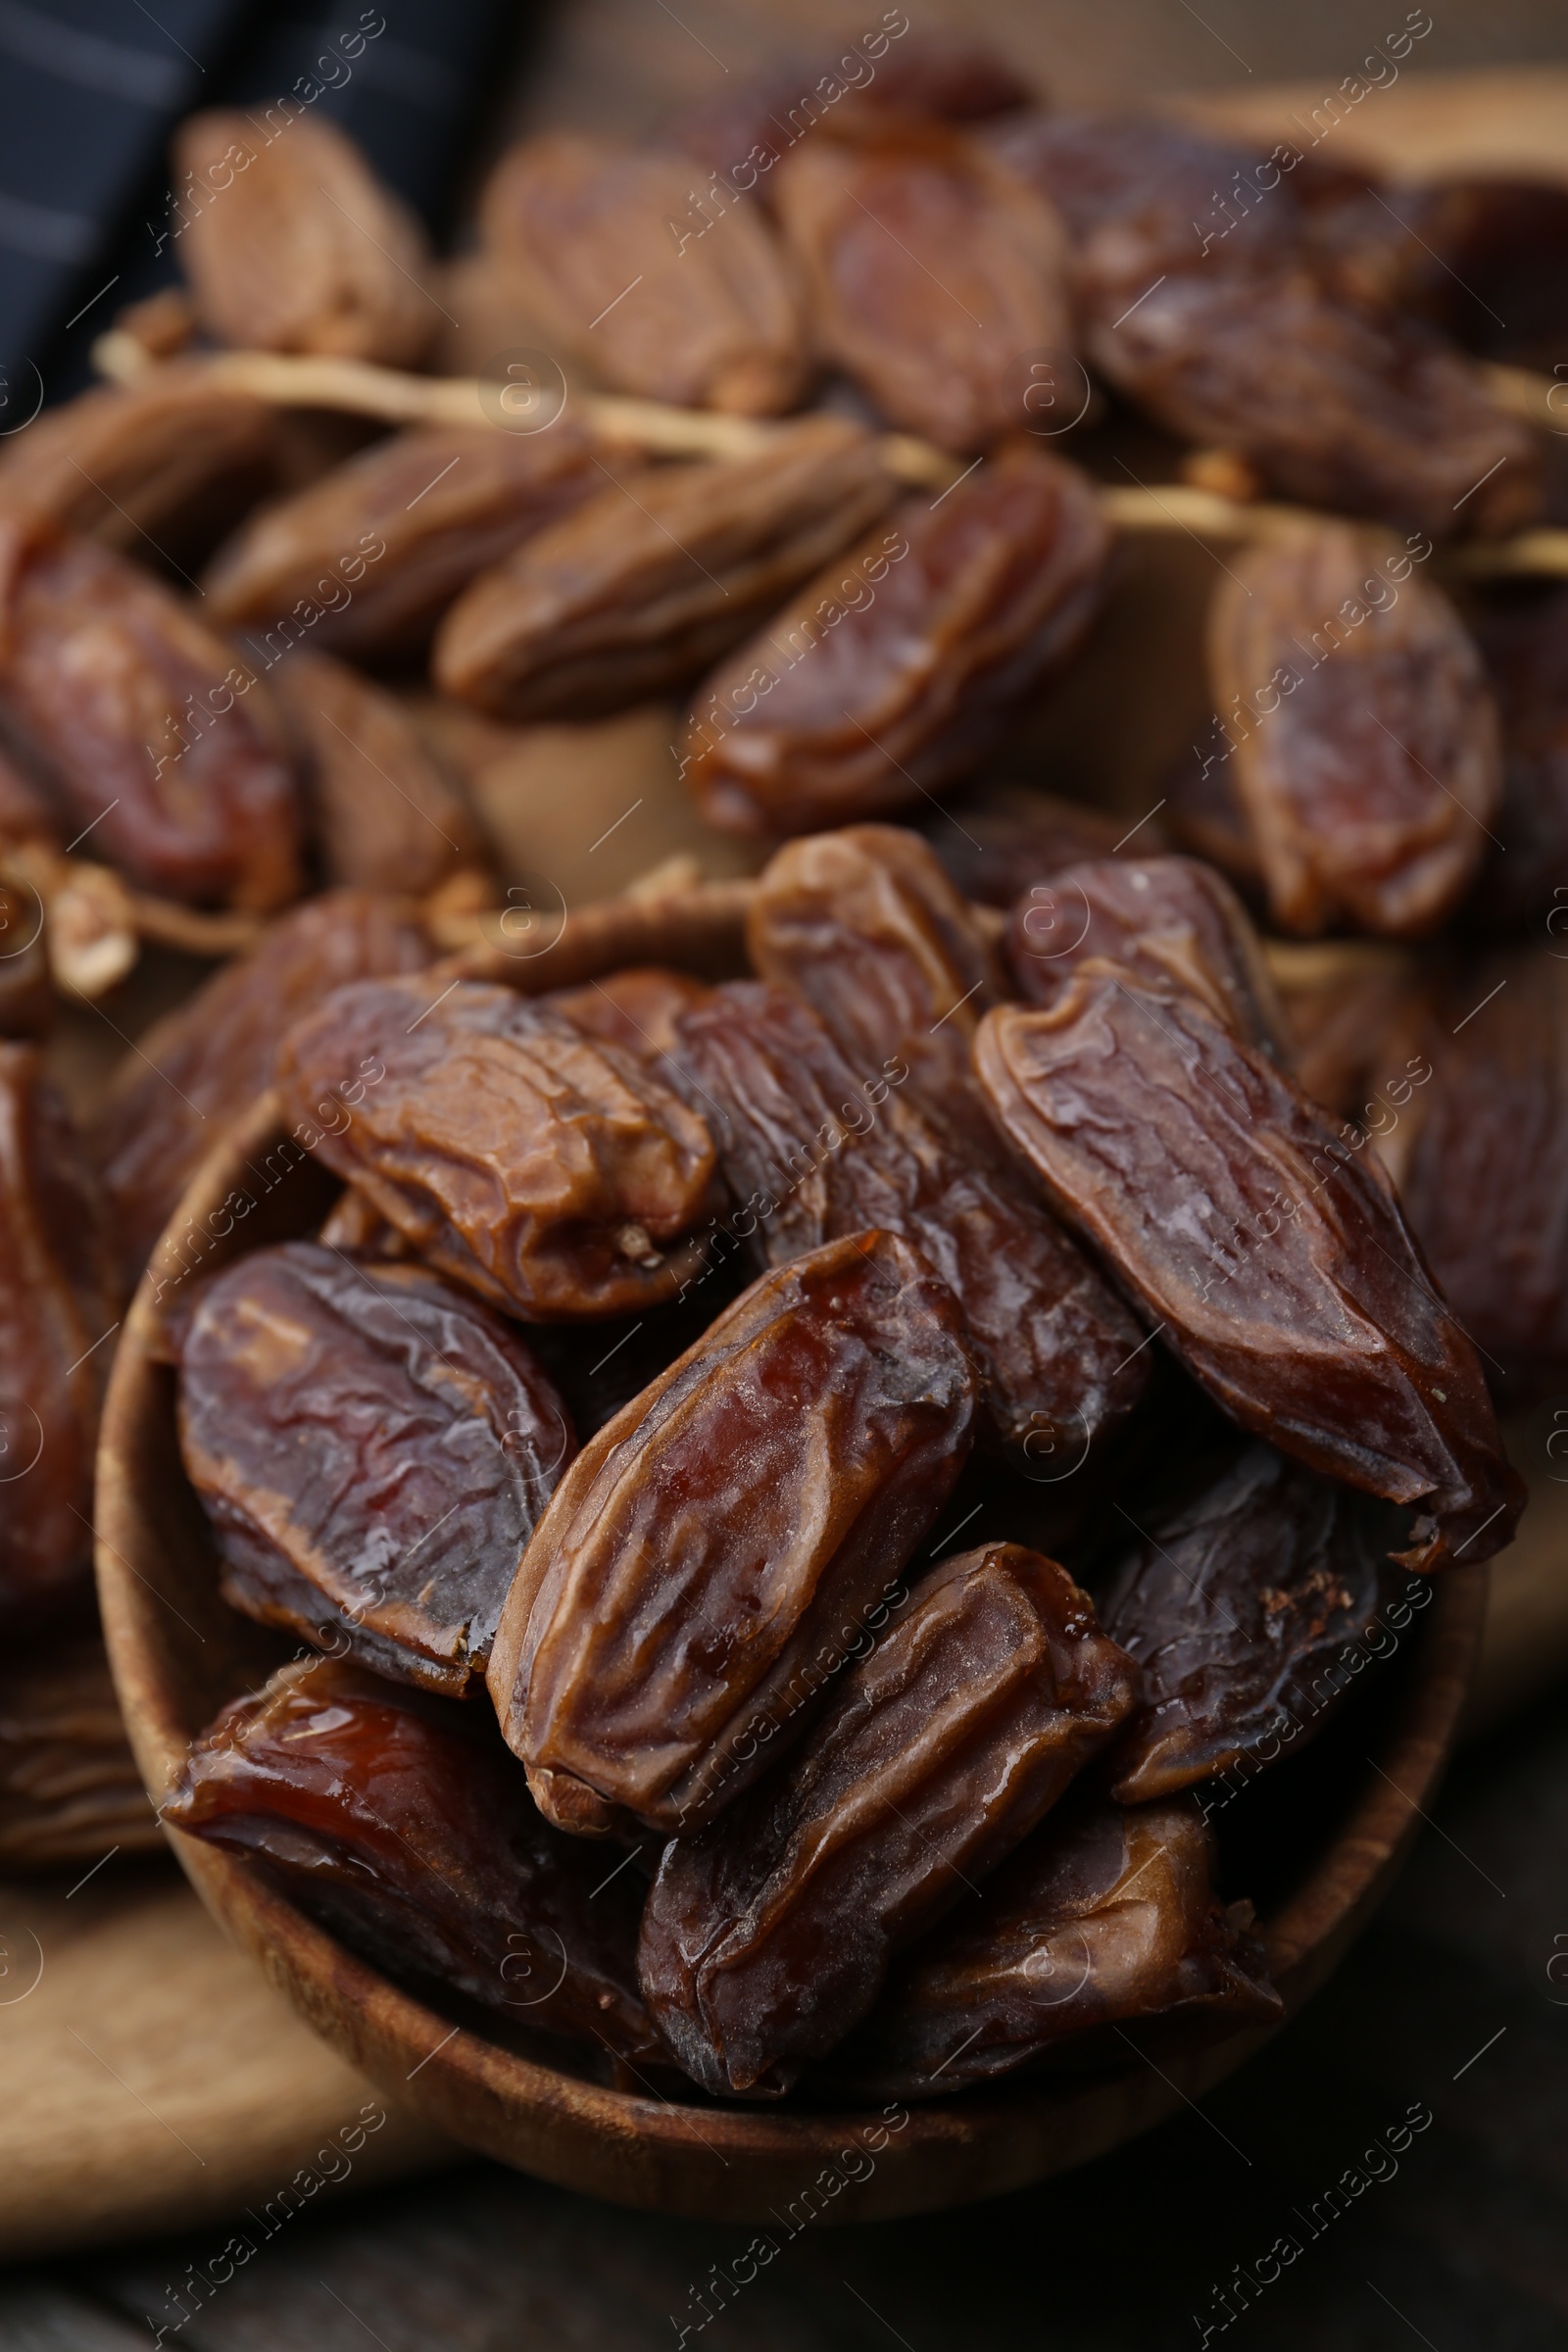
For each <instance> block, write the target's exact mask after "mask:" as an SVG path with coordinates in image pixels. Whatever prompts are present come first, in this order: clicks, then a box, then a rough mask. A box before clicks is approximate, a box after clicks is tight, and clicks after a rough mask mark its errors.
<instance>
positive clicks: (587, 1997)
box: [165, 1658, 662, 2065]
mask: <svg viewBox="0 0 1568 2352" xmlns="http://www.w3.org/2000/svg"><path fill="white" fill-rule="evenodd" d="M165 1819H166V1820H167V1821H169V1822H170V1823H172V1826H173V1827H174V1828H175V1829H178V1830H181V1831H183V1832H185V1834H186V1835H187V1836H189V1837H193V1838H205V1839H206V1840H207V1841H208V1843H209V1844H212V1845H219V1846H223V1847H225V1848H226V1849H227V1850H228V1851H229V1852H231V1853H238V1854H241V1855H244V1856H245V1857H247V1858H248V1859H251V1860H254V1861H259V1862H261V1863H263V1864H264V1865H265V1866H266V1867H267V1869H268V1870H269V1871H270V1873H271V1874H272V1875H274V1876H275V1877H276V1878H277V1879H279V1880H280V1881H281V1883H282V1885H283V1886H284V1887H286V1888H287V1890H288V1892H289V1893H290V1894H291V1895H293V1896H294V1898H295V1899H296V1900H297V1901H298V1902H299V1904H300V1905H301V1907H302V1908H303V1909H304V1910H306V1911H308V1912H309V1913H311V1914H312V1916H313V1917H315V1918H317V1919H319V1920H320V1921H321V1922H322V1923H323V1925H325V1926H326V1927H328V1928H330V1929H331V1930H333V1931H334V1932H335V1933H337V1934H339V1935H341V1936H342V1937H343V1939H344V1941H345V1942H346V1943H348V1944H350V1945H351V1946H352V1947H353V1948H354V1949H356V1950H358V1951H360V1952H363V1953H364V1954H365V1955H366V1957H367V1958H368V1959H369V1960H370V1961H371V1962H372V1964H373V1965H375V1966H377V1967H380V1968H384V1969H386V1970H387V1972H388V1973H389V1974H390V1975H392V1976H394V1977H397V1978H401V1979H403V1980H405V1981H408V1980H410V1979H412V1980H413V1981H414V1983H415V1984H416V1985H418V1986H420V1987H421V1988H423V1987H428V1986H433V1987H434V1988H435V1989H436V1990H437V1991H438V1992H452V1991H456V1992H460V1993H464V1994H466V1996H467V1998H468V1999H469V2000H472V2001H478V2002H479V2003H481V2005H482V2006H483V2007H485V2008H486V2009H489V2010H492V2011H494V2012H495V2013H496V2014H497V2015H498V2016H500V2017H503V2018H507V2019H509V2020H511V2021H512V2022H513V2023H514V2024H516V2025H520V2026H524V2027H531V2028H533V2029H534V2030H535V2031H536V2032H540V2033H545V2034H561V2035H564V2037H566V2038H567V2039H570V2040H573V2041H588V2042H597V2043H598V2044H599V2045H600V2046H601V2047H602V2048H605V2049H608V2050H609V2051H611V2052H612V2053H613V2054H614V2055H616V2056H619V2057H623V2058H625V2059H627V2060H629V2061H631V2062H633V2063H634V2064H640V2065H646V2064H648V2063H649V2062H651V2061H652V2062H655V2063H657V2062H658V2060H659V2058H660V2056H661V2054H662V2053H661V2045H660V2042H659V2038H658V2036H657V2034H655V2033H654V2031H653V2028H652V2026H651V2024H650V2022H649V2018H648V2013H647V2011H646V2009H645V2008H644V2006H643V2002H642V1998H641V1995H640V1994H639V1992H638V1990H637V1982H636V1976H635V1970H634V1955H635V1948H636V1933H637V1912H638V1893H639V1889H638V1887H637V1886H636V1882H635V1874H622V1876H621V1878H620V1879H619V1880H618V1881H617V1882H613V1883H612V1882H606V1883H605V1884H603V1885H601V1884H600V1882H601V1881H603V1880H604V1872H603V1870H602V1868H600V1867H599V1857H598V1856H597V1855H596V1854H595V1853H593V1851H592V1850H591V1849H589V1848H585V1847H582V1846H579V1845H577V1844H576V1843H575V1842H574V1841H573V1840H572V1839H571V1838H563V1837H561V1836H560V1834H559V1833H558V1832H557V1831H555V1830H552V1829H551V1828H550V1827H549V1825H548V1823H546V1822H543V1821H541V1820H540V1818H539V1815H538V1813H537V1811H536V1810H535V1808H534V1806H533V1804H532V1802H531V1801H530V1799H529V1796H528V1792H527V1789H526V1788H525V1786H524V1785H523V1778H522V1774H521V1773H520V1771H518V1769H517V1767H516V1765H515V1762H514V1761H513V1759H512V1758H511V1757H510V1756H509V1755H508V1754H507V1752H506V1750H505V1748H503V1747H502V1745H501V1743H500V1741H499V1740H496V1739H495V1738H494V1736H493V1734H492V1735H490V1736H488V1737H487V1736H486V1734H485V1730H484V1724H483V1721H482V1719H481V1718H480V1717H479V1715H478V1713H477V1711H476V1710H474V1709H471V1708H467V1707H455V1706H453V1705H451V1704H450V1703H449V1702H448V1701H446V1700H442V1699H436V1698H431V1697H429V1696H427V1695H426V1694H425V1693H423V1692H419V1691H411V1690H407V1689H402V1688H399V1687H398V1686H397V1685H396V1684H391V1683H384V1682H381V1681H379V1680H378V1679H377V1678H376V1677H375V1676H374V1675H370V1674H367V1673H365V1672H364V1671H363V1669H361V1668H359V1667H357V1666H354V1665H351V1664H348V1663H346V1662H343V1661H340V1660H338V1659H328V1658H317V1659H312V1660H309V1661H306V1662H301V1663H296V1664H294V1665H292V1666H285V1667H284V1668H283V1669H282V1670H281V1672H279V1673H277V1674H275V1675H273V1677H272V1679H271V1681H270V1683H269V1684H268V1685H267V1688H266V1689H265V1690H264V1691H262V1692H261V1693H260V1694H259V1696H257V1697H255V1698H249V1699H239V1700H236V1701H235V1702H234V1703H233V1704H232V1705H231V1706H229V1707H226V1708H225V1709H224V1710H223V1712H222V1714H221V1715H220V1716H219V1718H218V1720H217V1722H216V1723H214V1724H212V1725H211V1726H210V1727H209V1729H208V1730H207V1731H206V1732H204V1733H203V1735H202V1737H201V1739H200V1740H197V1741H196V1742H195V1744H194V1745H193V1747H192V1749H191V1752H190V1754H189V1756H188V1757H187V1758H186V1760H185V1762H184V1764H183V1765H182V1766H181V1767H180V1770H179V1774H178V1777H177V1779H176V1782H175V1786H174V1792H173V1795H172V1798H171V1799H170V1802H169V1804H168V1805H167V1807H166V1808H165Z"/></svg>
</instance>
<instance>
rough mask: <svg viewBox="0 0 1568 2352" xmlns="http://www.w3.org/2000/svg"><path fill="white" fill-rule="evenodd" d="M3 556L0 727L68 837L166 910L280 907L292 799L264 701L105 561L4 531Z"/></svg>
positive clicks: (189, 624)
mask: <svg viewBox="0 0 1568 2352" xmlns="http://www.w3.org/2000/svg"><path fill="white" fill-rule="evenodd" d="M7 555H8V558H9V561H8V562H7V563H6V564H5V565H4V571H5V582H4V594H3V612H0V716H3V718H4V719H5V721H6V722H7V724H8V725H9V726H10V728H11V729H12V730H13V731H14V732H15V734H16V735H17V737H18V738H19V740H20V742H21V744H22V746H23V747H24V749H25V753H26V754H27V756H28V757H29V759H31V760H33V761H35V763H36V764H37V765H38V767H39V768H40V769H41V770H42V772H43V773H44V775H45V777H46V778H47V780H48V782H49V783H50V785H51V787H52V788H53V790H54V791H55V792H57V793H58V795H59V797H60V799H61V801H62V802H63V803H64V804H65V806H66V808H67V809H69V810H70V813H71V815H72V817H73V820H74V821H73V830H75V831H78V832H79V831H80V829H81V828H82V827H84V826H91V827H92V828H93V849H94V854H95V855H96V856H97V857H99V858H105V859H107V860H108V861H109V862H111V863H113V864H115V865H117V866H119V867H120V868H121V870H122V871H123V873H124V874H125V875H126V876H127V877H128V878H129V879H130V880H132V881H134V882H138V883H140V884H141V885H142V886H143V888H145V889H147V890H153V891H158V892H161V893H162V894H163V895H164V896H166V897H168V898H172V899H180V900H184V901H188V902H189V903H191V904H192V905H196V906H205V905H212V904H217V905H221V906H226V907H248V908H255V909H258V910H268V909H270V908H272V907H280V906H282V905H284V904H285V903H286V902H287V901H288V900H289V899H291V898H293V897H294V895H295V893H296V891H297V890H298V888H299V833H300V807H299V786H298V783H297V780H296V778H295V775H294V772H293V769H292V767H291V765H290V763H289V760H288V759H287V756H286V754H285V751H284V747H283V744H282V741H281V737H280V734H279V731H278V729H277V725H276V722H275V719H274V718H273V716H272V714H271V712H270V711H269V710H268V709H266V708H265V707H264V703H265V688H262V687H261V686H260V685H259V684H258V682H257V680H256V679H255V678H254V677H252V676H251V675H250V673H249V672H248V671H247V670H245V669H244V668H243V667H241V668H238V669H237V668H236V667H235V664H234V661H233V657H232V655H231V653H230V651H229V649H228V647H227V646H226V645H225V644H224V643H223V642H222V640H221V638H219V637H215V636H214V635H213V634H212V632H211V631H210V630H209V629H208V628H206V627H205V626H204V625H203V624H202V622H200V621H199V620H197V618H196V617H195V615H194V613H191V612H189V611H188V610H187V609H186V607H185V606H184V605H183V604H181V603H180V601H179V599H178V598H177V597H175V596H173V595H172V594H171V592H170V590H169V589H167V588H166V587H165V586H164V585H163V584H162V582H161V581H159V580H156V579H154V577H153V576H152V574H151V573H150V572H148V571H144V570H143V569H142V568H141V566H140V565H139V564H129V563H127V562H126V561H125V560H124V558H123V557H121V556H117V555H115V554H113V553H112V552H111V551H110V550H109V549H108V548H105V547H99V546H97V545H95V544H94V542H92V541H91V540H86V539H74V540H68V539H58V538H53V537H39V536H28V535H27V534H26V533H25V532H23V531H21V530H17V531H16V532H15V535H13V536H12V537H11V540H10V545H9V547H8V549H7ZM241 678H243V679H244V680H245V683H244V684H236V680H237V679H241Z"/></svg>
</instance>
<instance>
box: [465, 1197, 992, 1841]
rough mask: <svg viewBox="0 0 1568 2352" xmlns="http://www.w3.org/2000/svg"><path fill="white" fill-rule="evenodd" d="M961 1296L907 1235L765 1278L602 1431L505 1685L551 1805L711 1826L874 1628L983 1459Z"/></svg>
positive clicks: (508, 1714)
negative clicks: (965, 1477) (957, 1490)
mask: <svg viewBox="0 0 1568 2352" xmlns="http://www.w3.org/2000/svg"><path fill="white" fill-rule="evenodd" d="M974 1398H975V1383H974V1375H973V1373H972V1372H971V1370H970V1367H969V1364H968V1361H967V1358H966V1355H965V1351H964V1347H963V1334H962V1327H961V1325H960V1322H959V1319H958V1310H957V1307H956V1302H955V1300H954V1299H953V1296H952V1293H951V1292H950V1291H949V1290H948V1289H947V1288H946V1286H945V1285H944V1284H942V1283H940V1282H938V1281H937V1280H936V1279H935V1277H934V1276H933V1275H932V1273H931V1272H930V1270H929V1268H928V1267H927V1265H926V1264H925V1261H924V1260H923V1258H921V1257H919V1256H918V1255H917V1254H916V1253H915V1251H914V1250H911V1249H910V1248H909V1247H908V1245H907V1243H905V1242H902V1241H900V1240H898V1239H897V1238H896V1237H895V1236H894V1235H892V1234H889V1233H876V1232H870V1233H859V1234H856V1235H852V1236H851V1237H850V1238H848V1239H847V1240H843V1241H834V1242H829V1243H828V1244H826V1245H825V1247H823V1248H822V1249H820V1250H814V1251H813V1252H812V1253H811V1254H810V1255H809V1257H805V1258H800V1259H797V1260H796V1261H795V1262H794V1263H793V1264H790V1265H787V1266H781V1267H778V1268H776V1269H775V1270H774V1271H773V1272H771V1273H768V1274H764V1275H763V1276H762V1277H761V1279H760V1281H759V1282H756V1283H754V1284H753V1285H752V1287H751V1289H750V1290H748V1291H746V1292H744V1293H743V1294H742V1296H741V1297H740V1298H739V1299H737V1300H736V1301H735V1303H734V1305H733V1306H731V1307H730V1308H729V1309H728V1310H727V1312H726V1313H724V1314H722V1315H720V1316H719V1318H718V1319H717V1321H716V1322H714V1323H713V1324H712V1325H711V1328H710V1329H709V1331H708V1332H707V1333H706V1335H705V1336H704V1337H703V1338H702V1339H700V1340H699V1341H698V1342H697V1344H696V1345H695V1346H694V1347H692V1348H688V1349H687V1351H686V1353H685V1354H684V1355H683V1356H681V1357H680V1358H678V1360H677V1361H676V1362H675V1363H674V1364H672V1365H671V1366H670V1368H669V1370H668V1371H667V1372H665V1373H663V1374H662V1375H661V1376H660V1378H659V1379H657V1380H656V1381H654V1382H653V1384H652V1385H651V1386H650V1387H649V1388H647V1389H645V1390H644V1391H643V1393H642V1395H641V1396H639V1397H634V1398H633V1399H632V1401H631V1402H630V1404H628V1405H627V1406H626V1407H625V1408H624V1410H623V1411H621V1412H620V1413H618V1414H617V1415H616V1416H615V1418H614V1419H613V1421H611V1422H609V1423H607V1425H606V1426H605V1428H603V1429H602V1430H600V1432H599V1433H598V1435H597V1436H596V1437H594V1438H592V1439H590V1440H589V1442H588V1444H587V1445H586V1446H584V1447H583V1450H582V1452H581V1453H580V1454H579V1455H578V1456H577V1458H576V1460H575V1462H573V1464H572V1466H571V1468H570V1469H569V1470H568V1471H567V1473H566V1476H565V1478H564V1480H563V1481H562V1483H561V1485H560V1486H559V1487H558V1488H557V1490H556V1493H555V1495H554V1496H553V1498H552V1500H551V1504H550V1507H549V1509H548V1510H547V1512H546V1514H545V1517H544V1519H543V1521H542V1522H541V1524H540V1527H539V1531H538V1533H537V1534H536V1535H535V1537H534V1539H533V1542H532V1543H531V1544H529V1546H528V1550H527V1552H526V1554H525V1555H524V1558H523V1561H522V1564H521V1567H520V1568H519V1570H518V1573H517V1577H516V1581H515V1584H514V1586H513V1589H512V1592H511V1593H510V1595H509V1596H508V1600H507V1604H506V1608H505V1610H504V1611H503V1614H502V1620H501V1629H500V1632H499V1634H498V1636H497V1639H496V1643H495V1647H494V1649H493V1651H492V1653H491V1659H490V1669H489V1683H490V1691H491V1695H492V1697H493V1698H494V1700H495V1705H496V1713H497V1714H498V1716H499V1717H500V1719H501V1728H502V1730H503V1732H504V1733H505V1734H506V1737H507V1740H508V1742H509V1744H510V1745H511V1746H512V1747H513V1748H515V1751H516V1752H517V1754H518V1755H520V1756H521V1757H522V1759H523V1761H524V1763H525V1764H526V1765H527V1767H528V1779H529V1785H530V1787H531V1788H532V1789H533V1791H534V1795H535V1796H536V1798H537V1799H538V1801H539V1803H540V1805H541V1806H542V1807H543V1808H544V1811H545V1812H546V1814H547V1815H548V1816H549V1817H550V1818H551V1819H552V1820H553V1821H556V1822H559V1823H560V1824H561V1825H562V1827H563V1828H569V1829H574V1830H579V1831H582V1832H584V1833H586V1834H590V1835H592V1834H595V1833H602V1832H606V1831H609V1830H611V1829H613V1827H614V1826H615V1825H616V1823H617V1820H623V1819H624V1818H625V1816H626V1815H630V1816H631V1817H632V1818H633V1819H635V1820H637V1821H639V1822H642V1823H643V1824H645V1825H646V1826H647V1827H648V1828H651V1829H657V1830H662V1831H664V1832H666V1833H668V1834H671V1835H677V1836H678V1835H689V1834H690V1833H692V1832H693V1831H696V1830H698V1829H700V1828H702V1827H703V1826H704V1824H705V1823H707V1822H709V1821H711V1819H712V1818H713V1816H714V1815H715V1814H716V1813H718V1812H719V1811H720V1809H721V1808H722V1807H723V1806H725V1805H727V1804H729V1803H730V1802H732V1800H733V1799H734V1798H735V1797H736V1796H737V1795H738V1794H739V1793H740V1791H741V1789H744V1788H745V1787H746V1786H747V1784H748V1783H749V1782H751V1781H753V1780H755V1779H756V1777H757V1775H758V1773H759V1772H760V1770H761V1769H762V1768H763V1767H764V1766H765V1765H766V1764H767V1763H769V1762H770V1761H771V1759H772V1758H773V1757H774V1756H775V1755H777V1754H779V1753H781V1752H782V1750H783V1749H784V1748H785V1747H787V1746H788V1745H789V1744H791V1742H792V1741H793V1740H795V1739H797V1738H798V1737H799V1735H800V1734H801V1733H802V1732H803V1731H804V1730H805V1728H806V1725H807V1722H808V1720H809V1714H810V1712H811V1711H812V1709H813V1707H814V1705H815V1704H816V1702H817V1701H818V1699H819V1696H820V1693H821V1691H822V1689H823V1686H824V1685H825V1684H827V1683H829V1682H830V1681H831V1680H832V1678H833V1677H834V1675H835V1674H837V1673H838V1672H839V1670H840V1669H841V1668H842V1667H843V1666H844V1665H845V1664H846V1663H847V1661H848V1660H849V1659H850V1658H851V1657H853V1656H856V1655H859V1654H863V1651H864V1649H865V1647H866V1646H867V1644H868V1643H869V1642H870V1641H871V1640H872V1639H873V1636H874V1632H875V1629H876V1628H877V1627H878V1626H880V1625H883V1624H885V1623H886V1622H887V1617H888V1613H889V1610H890V1608H891V1607H893V1606H895V1605H896V1604H897V1597H898V1590H899V1588H898V1586H897V1579H898V1576H899V1572H900V1570H901V1569H902V1568H903V1566H904V1563H905V1561H906V1560H907V1558H908V1556H909V1554H910V1552H911V1551H912V1550H913V1548H914V1546H915V1544H917V1543H918V1542H919V1540H920V1537H921V1536H922V1535H923V1534H924V1532H925V1530H926V1529H927V1528H928V1527H929V1526H930V1524H931V1521H932V1519H933V1517H934V1515H935V1514H936V1512H937V1511H938V1510H939V1509H940V1508H941V1506H942V1504H943V1502H944V1500H945V1499H946V1497H947V1495H948V1493H949V1491H950V1490H951V1488H952V1486H953V1482H954V1480H955V1479H956V1477H957V1475H958V1472H959V1470H960V1469H961V1467H962V1465H963V1461H964V1459H965V1456H966V1455H967V1453H968V1451H969V1443H970V1424H971V1419H972V1416H973V1411H974Z"/></svg>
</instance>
